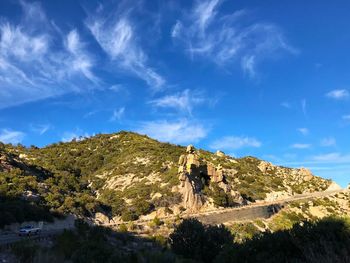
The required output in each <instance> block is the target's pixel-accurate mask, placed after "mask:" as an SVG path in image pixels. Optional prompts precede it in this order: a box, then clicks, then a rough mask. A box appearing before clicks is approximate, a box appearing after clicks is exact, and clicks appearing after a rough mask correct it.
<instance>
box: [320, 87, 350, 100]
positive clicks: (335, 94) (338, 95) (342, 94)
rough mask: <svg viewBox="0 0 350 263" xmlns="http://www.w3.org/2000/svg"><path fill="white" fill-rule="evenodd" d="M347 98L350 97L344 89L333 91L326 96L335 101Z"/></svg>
mask: <svg viewBox="0 0 350 263" xmlns="http://www.w3.org/2000/svg"><path fill="white" fill-rule="evenodd" d="M349 96H350V93H349V91H348V90H346V89H335V90H332V91H330V92H328V93H327V94H326V97H328V98H331V99H335V100H343V99H347V98H348V97H349Z"/></svg>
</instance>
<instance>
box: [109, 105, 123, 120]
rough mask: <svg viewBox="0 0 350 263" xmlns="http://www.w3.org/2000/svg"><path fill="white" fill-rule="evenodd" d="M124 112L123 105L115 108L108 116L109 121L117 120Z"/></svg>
mask: <svg viewBox="0 0 350 263" xmlns="http://www.w3.org/2000/svg"><path fill="white" fill-rule="evenodd" d="M124 113H125V107H121V108H119V109H115V110H114V111H113V114H112V116H111V118H110V121H119V120H120V119H121V118H122V117H123V116H124Z"/></svg>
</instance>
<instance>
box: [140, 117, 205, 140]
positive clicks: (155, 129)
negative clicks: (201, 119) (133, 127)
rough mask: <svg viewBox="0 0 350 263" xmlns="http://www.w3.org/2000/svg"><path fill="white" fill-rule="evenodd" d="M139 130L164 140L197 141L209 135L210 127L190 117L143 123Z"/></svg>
mask: <svg viewBox="0 0 350 263" xmlns="http://www.w3.org/2000/svg"><path fill="white" fill-rule="evenodd" d="M137 132H139V133H141V134H146V135H148V136H150V137H152V138H156V139H158V140H160V141H163V142H171V143H196V142H198V141H199V140H201V139H203V138H205V137H206V136H207V133H208V128H207V127H204V126H203V125H201V124H200V123H197V122H195V121H189V120H188V119H181V120H177V121H167V120H157V121H149V122H143V123H141V124H140V126H139V127H138V128H137Z"/></svg>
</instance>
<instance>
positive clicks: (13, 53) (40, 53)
mask: <svg viewBox="0 0 350 263" xmlns="http://www.w3.org/2000/svg"><path fill="white" fill-rule="evenodd" d="M20 4H21V7H22V18H21V20H20V22H19V23H16V24H15V23H10V22H9V21H8V20H7V19H6V18H3V19H2V20H1V22H0V108H4V107H8V106H12V105H17V104H21V103H24V102H29V101H35V100H39V99H44V98H48V97H52V96H56V95H61V94H63V93H66V92H71V91H79V90H81V89H82V88H80V87H81V86H84V87H85V88H86V87H87V86H89V84H91V83H90V82H91V81H92V80H94V81H96V77H95V76H94V74H93V73H92V67H93V62H92V60H91V58H90V55H89V54H88V52H86V51H85V50H84V49H83V45H82V44H81V43H80V42H79V37H78V33H77V31H76V30H73V31H71V32H70V33H69V34H68V35H67V36H65V34H64V33H62V32H59V33H57V30H55V29H54V28H53V26H52V23H51V22H50V20H49V19H47V18H46V14H45V12H44V11H43V10H42V8H41V5H40V4H39V3H27V2H24V1H21V2H20ZM65 43H66V44H65ZM78 83H79V85H78ZM90 86H91V85H90Z"/></svg>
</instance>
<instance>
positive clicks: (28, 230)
mask: <svg viewBox="0 0 350 263" xmlns="http://www.w3.org/2000/svg"><path fill="white" fill-rule="evenodd" d="M40 231H41V229H40V228H39V227H33V226H24V227H21V228H20V229H19V232H18V235H19V236H31V235H38V234H39V233H40Z"/></svg>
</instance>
